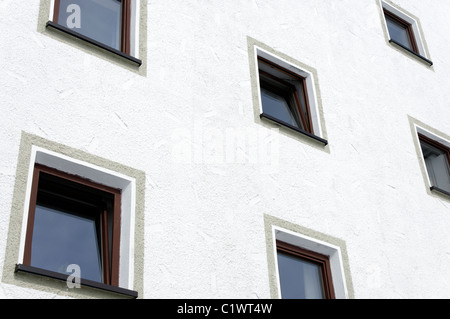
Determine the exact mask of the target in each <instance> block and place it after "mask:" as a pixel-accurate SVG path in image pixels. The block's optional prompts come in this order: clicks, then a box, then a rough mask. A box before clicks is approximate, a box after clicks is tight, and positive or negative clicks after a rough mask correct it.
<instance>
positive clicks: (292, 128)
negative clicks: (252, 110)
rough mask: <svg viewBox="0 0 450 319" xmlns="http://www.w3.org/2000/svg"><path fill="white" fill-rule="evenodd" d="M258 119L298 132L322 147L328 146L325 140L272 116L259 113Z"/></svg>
mask: <svg viewBox="0 0 450 319" xmlns="http://www.w3.org/2000/svg"><path fill="white" fill-rule="evenodd" d="M259 117H260V118H265V119H268V120H270V121H273V122H275V123H278V124H280V125H282V126H286V127H287V128H290V129H291V130H294V131H296V132H298V133H300V134H303V135H306V136H308V137H310V138H312V139H314V140H316V141H319V142H320V143H322V144H324V145H328V141H327V140H325V139H323V138H321V137H318V136H316V135H314V134H311V133H308V132H306V131H303V130H300V129H298V128H296V127H295V126H293V125H291V124H289V123H286V122H283V121H281V120H279V119H277V118H275V117H273V116H270V115H268V114H266V113H261V114H260V115H259Z"/></svg>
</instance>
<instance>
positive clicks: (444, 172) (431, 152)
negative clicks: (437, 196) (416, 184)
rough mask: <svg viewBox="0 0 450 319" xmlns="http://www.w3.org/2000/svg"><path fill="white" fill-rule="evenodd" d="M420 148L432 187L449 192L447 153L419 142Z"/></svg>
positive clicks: (449, 166) (449, 174)
mask: <svg viewBox="0 0 450 319" xmlns="http://www.w3.org/2000/svg"><path fill="white" fill-rule="evenodd" d="M421 147H422V152H423V157H424V159H425V165H426V168H427V172H428V176H429V178H430V181H431V184H432V186H436V187H438V188H440V189H442V190H445V191H447V192H450V163H449V162H448V160H447V153H446V152H444V151H443V150H441V149H439V148H436V147H433V146H432V145H430V144H428V143H425V142H421Z"/></svg>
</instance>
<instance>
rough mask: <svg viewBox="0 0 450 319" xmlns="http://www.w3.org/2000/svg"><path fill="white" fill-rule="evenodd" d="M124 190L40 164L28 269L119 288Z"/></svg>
mask: <svg viewBox="0 0 450 319" xmlns="http://www.w3.org/2000/svg"><path fill="white" fill-rule="evenodd" d="M119 243H120V190H116V189H112V188H109V187H106V186H103V185H99V184H96V183H93V182H91V181H88V180H85V179H82V178H79V177H77V176H73V175H69V174H66V173H63V172H60V171H57V170H55V169H52V168H49V167H45V166H42V165H39V164H36V166H35V169H34V176H33V185H32V190H31V201H30V210H29V215H28V226H27V235H26V241H25V254H24V259H23V262H24V265H27V266H31V267H36V268H40V269H43V270H46V271H51V272H56V273H61V274H71V273H72V271H70V270H69V271H68V266H69V265H72V264H75V265H78V266H79V268H80V276H81V278H83V279H87V280H91V281H95V282H101V283H104V284H107V285H113V286H118V267H119Z"/></svg>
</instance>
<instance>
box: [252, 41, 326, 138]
mask: <svg viewBox="0 0 450 319" xmlns="http://www.w3.org/2000/svg"><path fill="white" fill-rule="evenodd" d="M254 50H255V52H254V53H255V54H254V56H255V61H254V63H255V65H256V66H258V57H262V58H265V59H267V60H269V61H271V62H273V63H275V64H277V65H279V66H281V67H283V68H285V69H287V70H289V71H291V72H293V73H295V74H297V75H299V76H301V77H303V78H304V79H305V84H306V90H307V93H308V94H307V96H308V103H309V111H310V112H311V121H312V126H313V128H314V135H316V136H318V137H323V132H322V126H321V125H320V120H319V109H318V102H317V98H316V97H317V94H316V90H315V87H314V83H315V79H314V75H313V74H312V73H311V72H308V71H306V70H304V69H303V68H301V67H299V66H296V65H294V64H293V63H291V62H288V61H286V60H284V59H283V58H280V57H278V56H275V55H274V54H272V53H270V52H268V51H266V50H264V49H262V48H260V47H258V46H257V45H255V46H254ZM256 79H257V83H259V72H256ZM257 87H258V99H259V108H260V114H261V113H263V108H262V101H261V88H260V86H259V85H258V86H257Z"/></svg>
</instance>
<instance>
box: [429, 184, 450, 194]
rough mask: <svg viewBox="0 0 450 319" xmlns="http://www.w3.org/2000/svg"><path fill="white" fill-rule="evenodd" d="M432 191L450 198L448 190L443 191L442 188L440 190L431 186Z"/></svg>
mask: <svg viewBox="0 0 450 319" xmlns="http://www.w3.org/2000/svg"><path fill="white" fill-rule="evenodd" d="M430 190H431V191H436V192H439V193H442V194H445V195H447V196H450V192H448V191H446V190H443V189H442V188H439V187H436V186H431V187H430Z"/></svg>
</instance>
